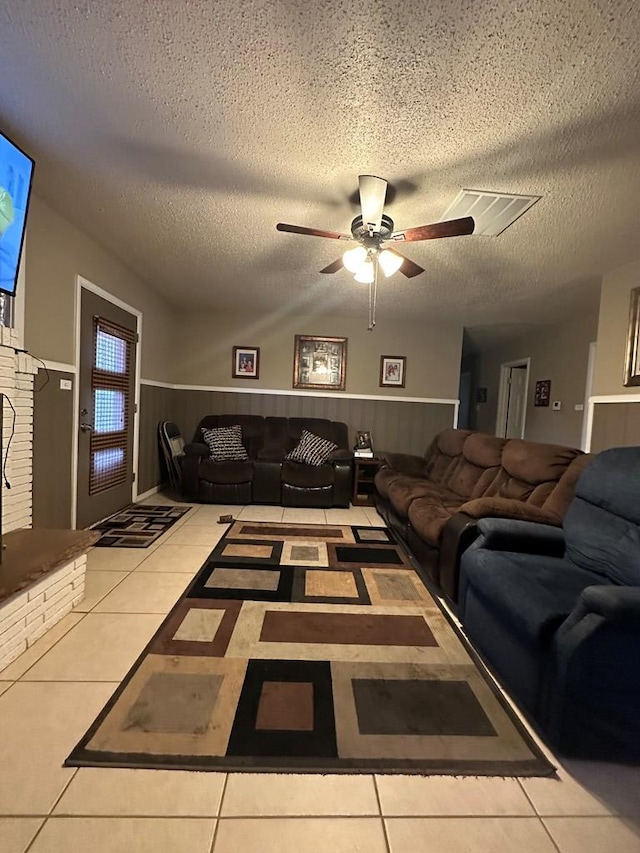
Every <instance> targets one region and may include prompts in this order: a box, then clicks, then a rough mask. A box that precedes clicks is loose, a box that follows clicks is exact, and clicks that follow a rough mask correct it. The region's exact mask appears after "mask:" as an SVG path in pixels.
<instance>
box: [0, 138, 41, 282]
mask: <svg viewBox="0 0 640 853" xmlns="http://www.w3.org/2000/svg"><path fill="white" fill-rule="evenodd" d="M32 177H33V160H32V159H31V157H27V155H26V154H25V153H24V151H21V150H20V149H19V148H18V146H17V145H14V144H13V142H11V141H10V140H9V139H7V137H6V136H4V134H2V133H0V293H8V294H9V295H10V296H15V293H16V284H17V282H18V269H19V267H20V255H21V253H22V243H23V242H24V231H25V225H26V222H27V209H28V207H29V196H30V194H31V179H32Z"/></svg>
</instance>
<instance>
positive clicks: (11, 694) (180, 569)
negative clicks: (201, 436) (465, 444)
mask: <svg viewBox="0 0 640 853" xmlns="http://www.w3.org/2000/svg"><path fill="white" fill-rule="evenodd" d="M147 502H149V503H166V502H171V500H170V499H169V498H166V497H164V496H159V495H153V496H152V497H151V498H149V499H148V501H147ZM226 512H230V513H232V514H233V515H234V516H235V517H240V518H244V519H253V520H264V521H291V522H294V521H307V522H323V521H327V522H331V523H351V524H369V525H378V524H380V523H381V522H380V519H379V517H378V516H377V514H376V513H375V511H374V510H373V509H368V508H352V509H350V510H338V509H335V510H333V509H332V510H326V511H321V510H320V511H319V510H306V511H305V510H300V509H295V510H294V509H283V508H282V507H257V506H247V507H237V506H233V507H226V506H224V507H223V506H196V507H194V508H193V509H192V510H191V511H190V512H189V513H187V515H186V516H185V517H184V518H183V519H181V520H180V522H178V524H177V525H175V526H174V527H172V528H171V529H170V530H169V531H168V532H167V533H166V534H165V535H164V536H163V537H162V538H161V539H160V540H158V542H156V543H154V545H152V546H151V547H150V548H148V549H146V550H144V551H140V552H139V551H134V550H131V549H120V550H118V549H116V548H98V549H94V550H92V551H91V553H90V554H89V561H88V572H87V592H86V598H85V599H84V601H83V602H82V603H81V604H80V605H79V606H78V607H77V608H76V609H75V610H74V611H73V613H70V614H69V615H68V616H67V617H65V619H64V620H62V622H60V623H59V624H58V625H56V626H55V628H54V629H53V630H52V631H50V632H49V633H48V634H47V635H46V636H45V637H43V638H42V639H41V640H40V641H38V643H36V644H35V645H34V646H33V647H32V648H31V649H29V650H28V651H27V652H25V654H23V655H22V656H21V657H20V658H19V659H18V660H16V661H15V662H14V663H13V664H11V665H10V666H9V667H8V668H7V669H5V670H4V671H3V672H0V853H25V851H29V853H62V851H64V853H68V851H75V850H91V851H94V853H116V851H118V853H119V851H127V853H147V851H148V853H151V851H153V853H158V851H162V853H164V851H171V853H182V851H185V853H186V851H189V853H231V851H234V853H254V851H255V852H256V853H258V851H259V853H272V851H273V853H276V851H277V853H294V851H296V853H298V851H300V850H305V851H306V853H325V851H326V853H343V851H344V853H346V851H349V853H360V851H362V853H365V851H366V853H454V851H455V853H457V851H465V853H488V851H491V853H513V851H517V853H554V851H555V853H558V851H559V853H610V851H620V853H640V768H631V767H621V766H617V765H612V764H595V763H589V762H579V761H571V762H569V761H566V762H565V761H563V762H561V763H560V762H557V763H558V764H559V780H554V779H501V778H454V777H450V776H430V777H416V776H368V775H362V776H345V775H339V776H330V775H329V776H305V775H303V776H293V775H280V776H278V775H269V776H263V775H260V774H233V773H230V774H224V773H187V772H182V771H160V770H119V769H97V768H80V769H74V768H70V769H67V768H63V767H62V762H63V760H64V758H65V757H66V755H67V754H68V752H69V751H70V750H71V748H72V747H73V746H74V745H75V743H76V742H77V740H78V739H79V738H80V737H81V736H82V734H84V732H85V730H86V729H87V727H88V726H89V724H90V723H91V722H92V720H93V719H94V717H95V716H96V715H97V713H98V711H99V710H100V709H101V708H102V706H103V705H104V703H105V702H106V700H107V699H108V697H109V696H110V695H111V693H112V692H113V690H114V689H115V687H116V686H117V684H118V682H119V681H120V679H121V678H122V677H123V676H124V675H125V674H126V672H127V671H128V669H129V667H130V666H131V664H132V663H133V661H134V660H135V659H136V657H137V656H138V654H139V652H140V651H141V650H142V648H143V647H144V645H145V644H146V642H147V641H148V640H149V638H150V637H151V636H152V634H153V633H154V632H155V630H156V628H157V627H158V625H159V624H160V622H161V620H162V618H163V615H164V614H166V613H167V611H168V610H169V609H170V607H171V606H172V604H173V603H174V602H175V600H176V599H177V597H178V595H179V594H180V592H181V591H182V589H183V588H184V587H185V586H186V585H187V583H188V582H189V580H190V578H191V577H192V575H193V574H194V572H195V571H196V570H197V569H198V568H199V567H200V565H201V564H202V562H203V561H204V559H205V557H206V556H207V554H208V553H209V551H210V550H211V548H212V547H213V545H214V544H215V543H216V542H217V541H218V539H219V538H220V536H221V535H222V533H223V531H224V530H225V526H224V525H218V524H216V519H217V518H218V516H219V515H220V514H221V513H226ZM147 573H148V574H152V577H145V574H147Z"/></svg>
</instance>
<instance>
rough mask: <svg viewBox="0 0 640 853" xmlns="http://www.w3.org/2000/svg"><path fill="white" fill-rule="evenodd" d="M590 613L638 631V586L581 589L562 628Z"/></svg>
mask: <svg viewBox="0 0 640 853" xmlns="http://www.w3.org/2000/svg"><path fill="white" fill-rule="evenodd" d="M590 613H595V614H596V615H598V616H601V617H602V618H603V619H605V620H606V621H607V622H609V623H611V624H613V625H617V626H618V627H620V628H631V629H635V630H637V631H640V587H635V586H588V587H587V588H586V589H584V590H583V591H582V594H581V595H580V598H579V599H578V603H577V604H576V606H575V607H574V609H573V611H572V612H571V614H570V615H569V616H568V617H567V621H566V623H565V624H564V626H563V628H564V629H565V630H570V629H571V628H572V627H573V626H574V625H576V624H577V623H578V622H579V621H580V620H581V619H584V618H585V617H586V616H587V615H588V614H590Z"/></svg>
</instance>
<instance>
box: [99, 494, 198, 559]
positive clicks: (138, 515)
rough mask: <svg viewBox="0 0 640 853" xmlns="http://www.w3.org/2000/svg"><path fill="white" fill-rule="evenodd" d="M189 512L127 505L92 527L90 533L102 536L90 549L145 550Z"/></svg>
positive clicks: (175, 508) (187, 508) (171, 507)
mask: <svg viewBox="0 0 640 853" xmlns="http://www.w3.org/2000/svg"><path fill="white" fill-rule="evenodd" d="M190 509H191V507H190V506H188V507H184V508H183V507H177V506H150V505H149V504H131V505H130V506H128V507H125V508H124V509H122V510H120V511H119V512H117V513H115V515H112V516H111V517H110V518H107V519H105V521H101V522H100V524H94V526H93V527H92V530H99V531H101V533H102V535H101V536H100V538H99V539H98V541H97V542H96V543H95V545H94V547H95V548H148V547H149V545H151V544H153V543H154V542H155V541H156V539H157V538H158V537H159V536H162V534H163V533H165V532H166V531H167V530H168V529H169V528H170V527H171V526H172V525H173V524H175V523H176V521H177V520H178V519H179V518H182V516H183V515H184V514H185V512H189V510H190Z"/></svg>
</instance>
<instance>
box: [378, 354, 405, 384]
mask: <svg viewBox="0 0 640 853" xmlns="http://www.w3.org/2000/svg"><path fill="white" fill-rule="evenodd" d="M406 367H407V357H406V356H405V355H381V356H380V387H381V388H404V376H405V372H406Z"/></svg>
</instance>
